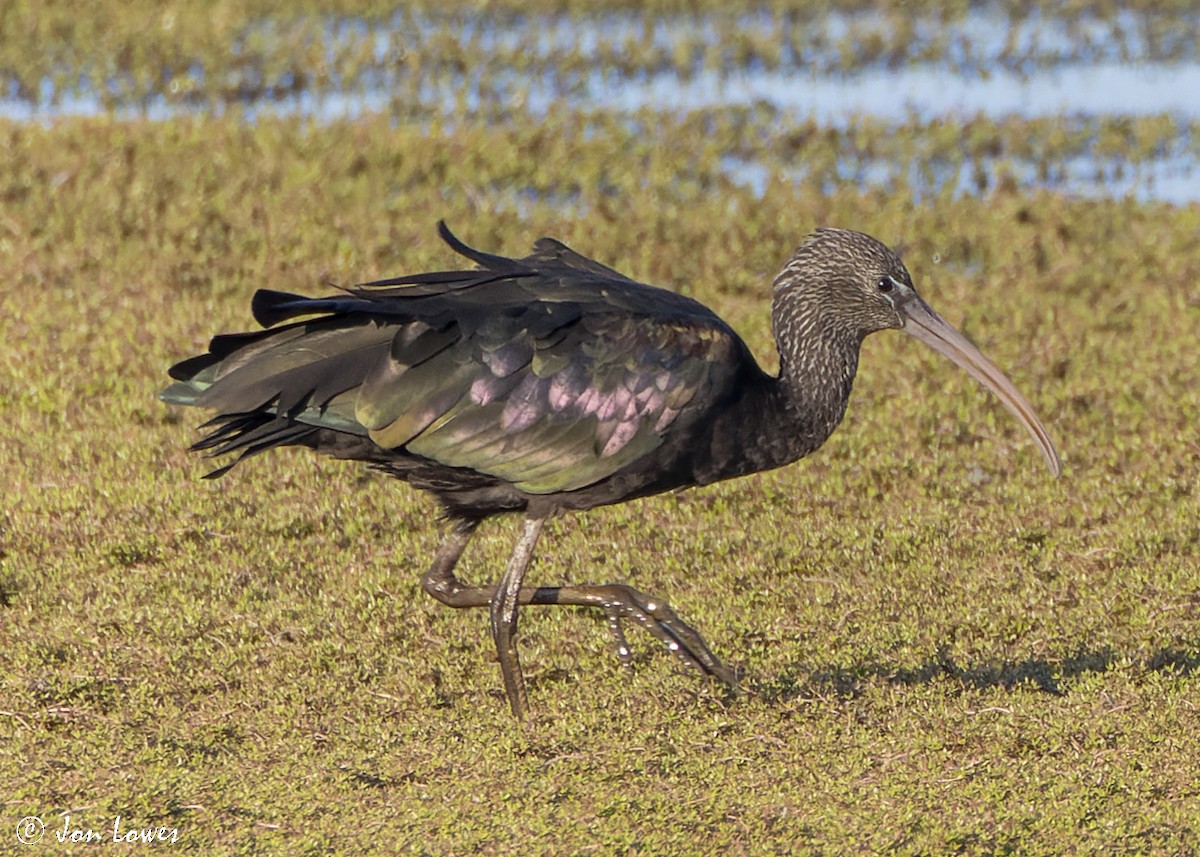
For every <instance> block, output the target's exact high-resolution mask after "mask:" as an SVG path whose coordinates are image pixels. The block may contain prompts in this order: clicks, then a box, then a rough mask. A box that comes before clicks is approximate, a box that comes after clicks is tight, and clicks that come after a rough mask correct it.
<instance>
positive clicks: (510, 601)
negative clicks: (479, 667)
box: [422, 518, 551, 718]
mask: <svg viewBox="0 0 1200 857" xmlns="http://www.w3.org/2000/svg"><path fill="white" fill-rule="evenodd" d="M544 523H545V518H526V519H525V530H524V532H523V533H522V534H521V538H520V540H518V542H517V544H516V547H515V548H514V549H513V552H512V555H511V556H510V557H509V560H508V566H507V567H506V568H505V570H504V575H503V576H502V577H501V578H500V582H499V584H497V585H495V586H468V585H467V584H465V583H463V582H462V581H461V580H459V579H458V578H457V577H455V575H454V567H455V566H456V565H457V564H458V560H459V558H460V557H461V556H462V552H463V550H464V549H465V548H466V546H467V542H469V541H470V540H471V536H472V535H474V533H475V529H476V527H477V526H478V522H477V521H472V520H466V519H459V520H456V521H455V522H454V528H453V529H452V530H451V531H450V535H449V536H448V537H447V538H446V541H445V542H443V543H442V546H441V547H440V548H439V549H438V552H437V555H436V556H435V557H434V559H433V564H432V565H431V566H430V567H429V571H428V572H426V573H425V579H424V581H423V584H422V585H423V586H424V589H425V591H426V592H428V593H429V594H430V595H432V596H433V597H434V598H436V599H437V600H438V601H440V602H441V603H443V604H445V605H447V606H449V607H484V606H486V607H488V608H489V613H490V616H491V621H492V637H493V639H494V640H495V642H496V654H497V656H498V657H499V659H500V672H501V674H502V675H503V677H504V689H505V691H506V692H507V694H508V702H509V705H511V706H512V710H513V714H515V715H516V716H517V717H519V718H523V717H524V716H525V714H526V712H527V710H528V705H527V703H526V697H525V681H524V679H523V678H522V675H521V663H520V660H519V658H518V657H517V646H516V636H517V611H518V607H519V605H521V604H529V603H543V604H545V603H551V602H548V601H544V600H543V601H539V600H538V599H537V597H536V596H537V593H538V592H540V591H541V590H539V589H532V588H524V589H523V588H522V587H521V582H522V581H523V580H524V578H525V572H526V571H527V570H528V568H529V563H530V561H531V560H532V559H533V548H534V546H535V545H536V544H537V540H538V536H539V535H540V534H541V532H542V525H543V524H544Z"/></svg>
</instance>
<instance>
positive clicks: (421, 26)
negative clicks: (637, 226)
mask: <svg viewBox="0 0 1200 857" xmlns="http://www.w3.org/2000/svg"><path fill="white" fill-rule="evenodd" d="M896 26H897V22H896V20H894V19H889V18H887V17H885V16H882V15H877V14H872V13H865V14H840V13H834V14H830V15H827V16H824V17H821V18H820V19H802V18H799V17H797V16H792V17H784V16H777V15H774V14H771V13H769V12H751V13H746V14H742V15H738V16H735V17H733V18H722V19H720V20H718V19H716V18H713V17H711V16H691V17H686V16H672V17H669V18H662V19H658V20H652V21H647V20H645V19H644V18H643V17H642V16H640V15H634V14H602V15H593V16H584V17H567V16H515V17H514V16H510V17H487V16H480V15H469V16H468V15H463V16H453V15H452V16H447V17H444V18H431V17H422V16H418V15H415V14H412V13H407V12H400V13H396V14H395V15H393V16H392V17H391V18H389V19H385V20H382V21H375V22H366V21H363V20H358V19H339V20H333V21H327V22H325V23H324V24H323V25H322V26H321V27H320V28H319V29H318V32H320V33H322V34H323V37H324V39H325V53H326V57H327V61H328V63H329V64H330V67H331V68H332V67H334V66H335V65H336V63H337V57H339V56H341V55H342V54H344V53H345V52H346V51H347V50H349V49H350V48H352V47H355V46H357V47H359V48H361V47H363V46H365V47H366V48H367V49H366V50H365V51H362V50H360V51H359V53H360V55H365V56H366V58H367V64H366V66H365V67H363V68H361V69H360V70H359V72H358V73H357V74H356V75H349V74H344V75H341V76H339V75H337V74H332V75H328V76H326V78H325V80H324V82H323V83H322V84H321V85H320V87H317V86H316V85H306V84H305V83H304V81H301V80H298V79H297V78H296V76H295V75H291V76H289V74H288V73H286V72H284V73H282V74H281V75H280V76H279V77H277V78H276V79H268V78H266V77H264V76H263V75H262V74H261V73H257V74H256V75H254V76H252V78H247V79H244V80H243V79H236V78H230V79H229V81H228V85H227V86H226V90H225V91H226V92H229V93H232V95H226V96H222V97H214V96H213V95H211V94H201V93H207V92H208V89H209V86H208V83H209V81H207V80H206V78H215V77H217V76H218V75H225V76H226V77H228V72H226V71H223V70H213V71H212V72H207V73H206V70H205V69H204V68H202V67H200V65H199V64H196V65H194V66H193V67H192V68H190V69H189V70H188V72H187V74H186V75H184V76H181V77H174V78H170V79H164V81H163V85H162V91H161V92H157V93H149V94H145V95H143V97H140V98H138V99H136V103H130V100H123V99H122V97H121V96H120V92H121V82H120V81H111V82H110V83H109V85H108V91H107V92H106V93H105V94H104V97H102V96H101V94H100V93H99V92H95V91H92V90H90V89H89V88H88V86H86V85H84V84H81V85H80V86H77V87H74V88H73V89H72V91H70V92H67V93H65V94H62V93H58V92H56V91H53V87H52V86H51V84H50V83H49V82H48V81H47V82H46V83H45V85H44V87H43V89H42V92H41V93H39V99H38V100H39V102H41V103H38V104H34V103H32V102H31V101H30V100H22V99H17V98H15V97H11V95H10V97H9V98H7V99H3V100H0V115H3V116H7V117H9V118H15V119H18V120H24V121H38V120H51V119H53V118H54V117H58V116H64V115H79V114H82V115H89V114H96V113H101V112H104V109H105V107H104V106H103V105H105V104H106V103H107V104H108V105H110V106H112V105H114V102H115V109H114V112H116V113H117V114H118V115H127V116H132V115H137V116H147V117H150V118H154V119H163V118H169V117H171V116H174V115H179V114H186V113H197V112H208V111H214V112H223V111H226V110H230V109H233V110H238V111H241V112H242V113H243V114H244V115H245V116H247V117H248V118H249V119H251V120H253V119H254V118H255V117H256V116H258V115H260V114H262V113H271V114H290V115H296V114H298V115H303V116H307V117H311V118H313V119H315V120H317V121H334V120H339V119H346V118H353V117H355V116H358V115H362V114H364V113H368V112H372V113H373V112H384V113H391V114H392V115H395V116H396V117H397V120H398V121H411V120H412V118H413V117H426V118H427V117H429V116H431V115H434V116H440V117H444V118H449V119H452V120H454V121H461V122H470V121H505V118H506V117H512V116H513V115H514V114H520V115H522V116H529V115H531V116H532V117H534V118H536V117H538V116H544V115H546V114H547V113H548V112H549V111H551V110H555V109H561V108H562V107H563V106H565V107H567V108H570V109H585V110H597V111H608V112H616V113H626V112H633V111H665V112H671V113H680V112H685V111H690V110H720V109H723V108H729V107H746V106H766V107H768V108H769V109H770V110H771V111H773V112H774V114H777V117H778V118H777V120H776V121H778V122H780V123H788V122H803V121H810V120H811V121H815V122H817V123H819V124H821V125H824V126H830V127H837V128H847V127H851V126H853V124H854V123H855V122H856V121H857V120H859V119H862V118H864V117H866V118H871V119H875V120H882V121H884V122H887V123H894V124H896V125H897V126H899V125H901V124H905V123H907V124H909V125H911V124H913V123H942V122H945V123H956V122H959V121H963V120H967V119H971V118H973V117H979V116H982V117H988V118H992V119H1004V118H1007V117H1019V118H1024V119H1037V118H1043V117H1058V116H1062V117H1064V118H1067V119H1071V120H1073V121H1076V122H1078V121H1087V120H1102V119H1104V118H1111V117H1138V116H1156V115H1160V114H1165V115H1167V116H1169V117H1170V118H1171V120H1172V122H1173V123H1174V127H1175V129H1176V132H1175V133H1173V134H1171V135H1169V137H1168V138H1167V139H1164V140H1163V141H1162V142H1161V144H1160V145H1158V146H1157V147H1156V148H1155V151H1154V152H1153V155H1152V157H1149V158H1147V157H1146V156H1145V155H1142V156H1140V158H1139V159H1138V160H1136V161H1133V160H1130V161H1124V160H1123V159H1122V157H1121V156H1120V155H1119V154H1117V155H1114V154H1112V153H1107V154H1105V155H1100V154H1096V153H1094V152H1074V153H1071V154H1070V155H1069V156H1065V157H1064V158H1063V159H1062V160H1061V161H1060V162H1059V163H1057V164H1054V165H1052V169H1049V170H1047V169H1046V168H1045V165H1044V164H1039V165H1035V164H1032V163H1020V162H1018V163H1016V164H1012V163H1007V164H1006V166H1007V167H1008V168H1009V169H1010V171H1011V172H1015V174H1016V176H1017V178H1018V180H1019V182H1020V184H1021V185H1022V186H1026V187H1053V188H1054V189H1056V190H1060V191H1063V192H1067V193H1073V194H1081V195H1111V196H1124V195H1133V196H1135V197H1137V198H1139V199H1148V200H1163V201H1168V202H1173V203H1187V202H1191V201H1195V200H1200V170H1198V169H1197V157H1198V155H1200V151H1198V150H1200V140H1197V139H1196V138H1195V133H1194V130H1193V129H1194V128H1195V127H1197V125H1198V124H1200V47H1198V43H1200V40H1198V39H1197V33H1198V32H1200V11H1198V12H1197V13H1195V15H1194V16H1192V17H1191V18H1187V19H1185V20H1184V22H1183V24H1182V25H1181V24H1179V22H1178V21H1176V22H1175V23H1174V24H1173V26H1172V27H1171V28H1169V29H1168V28H1164V27H1161V26H1158V25H1157V23H1156V19H1155V18H1154V17H1153V16H1146V15H1135V14H1133V13H1131V12H1128V11H1125V12H1119V13H1117V14H1115V15H1113V16H1112V17H1111V18H1107V19H1103V20H1102V19H1099V18H1087V17H1085V18H1083V19H1082V20H1078V21H1071V22H1068V21H1065V20H1060V19H1051V18H1043V17H1041V16H1039V15H1034V16H1031V17H1029V18H1026V19H1022V20H1015V21H1014V20H1010V19H1008V18H1007V17H1006V16H1004V15H1002V14H1000V13H999V12H998V11H997V10H995V9H991V8H989V7H982V8H976V9H974V10H972V11H971V12H969V13H968V14H967V15H966V16H965V17H963V18H961V19H960V20H957V21H954V22H951V23H943V22H941V21H938V20H935V19H933V18H928V19H920V20H916V21H911V22H907V26H908V27H909V29H908V30H907V31H906V33H905V36H904V38H903V39H902V40H900V41H899V43H892V42H889V39H891V38H893V36H894V34H893V32H892V30H894V28H895V27H896ZM286 33H287V30H286V27H284V25H280V24H275V23H267V24H263V25H261V27H259V28H257V29H256V30H255V31H254V32H251V33H247V34H246V35H245V36H244V37H243V39H242V42H241V43H240V44H238V45H235V46H234V51H233V53H234V54H238V53H245V52H246V51H248V50H249V47H248V46H249V45H251V44H259V45H261V44H263V43H268V44H269V43H270V42H271V40H272V39H283V38H284V37H285V35H286ZM731 33H732V34H734V35H736V40H737V42H736V43H735V42H734V40H733V36H731V35H730V34H731ZM438 39H441V40H442V43H443V44H449V46H450V47H451V48H453V49H454V50H457V51H459V52H460V53H461V55H462V56H464V57H467V58H468V60H466V61H458V62H457V63H446V62H444V61H443V58H442V57H441V56H439V55H438V54H437V51H436V49H433V50H430V49H429V48H428V45H429V44H431V43H435V42H437V40H438ZM447 39H448V40H449V41H448V42H446V40H447ZM747 45H749V47H747ZM422 51H428V53H427V54H422V53H421V52H422ZM409 55H421V56H423V61H422V62H420V63H418V64H417V66H416V69H415V70H414V67H413V66H412V65H410V64H408V63H406V62H405V61H404V60H405V58H406V57H408V56H409ZM681 56H682V57H683V59H682V60H681V59H680V57H681ZM114 93H116V95H114ZM279 93H287V95H286V96H281V95H280V94H279ZM852 154H853V153H848V156H850V155H852ZM851 161H854V159H853V158H852V157H848V162H847V168H846V170H845V173H846V175H845V179H846V180H847V181H854V182H858V183H861V184H864V185H869V184H878V183H887V182H889V181H895V180H896V179H897V178H898V177H900V176H904V177H906V178H909V179H912V180H913V181H912V182H911V183H912V184H913V186H914V187H915V188H916V189H917V190H918V192H927V193H933V192H937V191H938V190H939V188H938V187H936V186H930V184H929V180H928V179H927V178H922V177H921V176H920V175H918V173H920V172H922V171H920V170H916V169H914V167H913V165H911V164H895V163H870V162H866V163H864V162H862V161H861V160H859V161H854V163H853V164H851ZM993 166H995V165H991V164H986V163H985V164H983V165H982V167H981V168H982V169H984V170H987V169H990V168H991V167H993ZM726 168H727V170H728V172H729V175H730V176H732V177H733V178H734V179H735V180H737V181H739V182H743V183H745V184H747V185H749V186H751V187H753V188H755V189H756V190H758V191H759V192H763V191H764V190H765V185H766V176H767V169H766V168H765V166H764V165H763V164H762V163H759V162H756V161H754V160H746V159H743V158H735V157H730V158H728V159H726ZM795 174H796V176H797V177H800V176H802V174H803V171H802V169H797V170H796V171H795ZM952 181H953V184H954V190H955V191H956V192H960V193H972V192H977V191H976V190H975V189H973V183H972V182H971V181H969V180H967V179H966V178H964V177H963V176H962V175H961V174H958V175H956V176H955V177H954V178H953V179H952Z"/></svg>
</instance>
